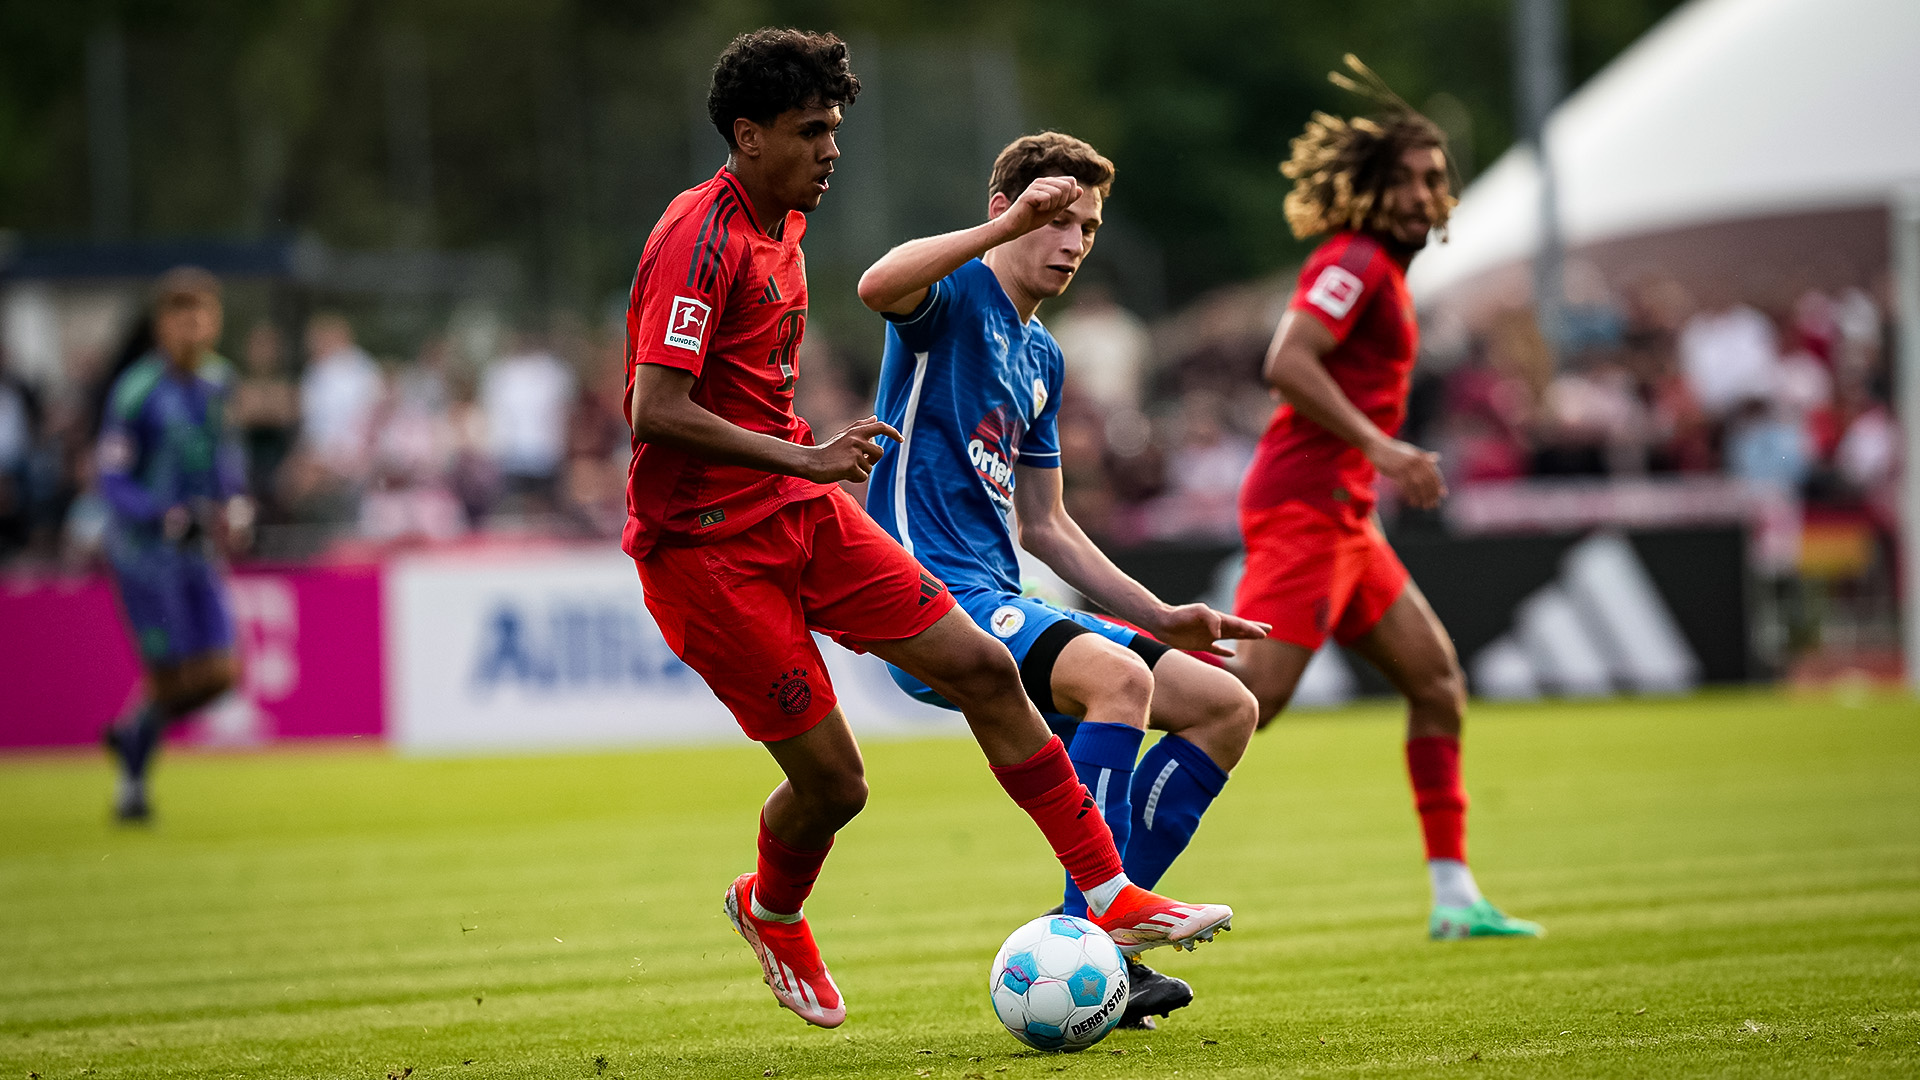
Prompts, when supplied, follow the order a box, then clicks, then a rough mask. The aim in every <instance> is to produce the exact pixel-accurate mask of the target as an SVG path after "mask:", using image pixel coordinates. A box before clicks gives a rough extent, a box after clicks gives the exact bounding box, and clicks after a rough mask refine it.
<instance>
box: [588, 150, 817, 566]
mask: <svg viewBox="0 0 1920 1080" xmlns="http://www.w3.org/2000/svg"><path fill="white" fill-rule="evenodd" d="M806 231H807V219H806V215H804V214H802V213H800V212H799V211H797V210H795V211H789V212H788V214H787V220H786V222H785V223H784V227H783V229H782V230H781V233H780V238H779V239H777V240H776V239H774V238H772V237H770V236H768V235H767V234H766V232H765V231H764V230H762V229H761V227H760V223H759V222H758V221H757V220H755V218H754V213H753V202H752V200H751V199H749V198H747V193H746V189H745V188H743V187H741V186H740V181H739V179H738V178H736V177H735V176H734V175H733V174H732V173H730V172H728V171H727V170H726V169H725V168H722V169H721V170H720V171H719V172H717V173H715V174H714V177H713V179H711V180H709V181H707V182H706V183H704V184H701V185H700V186H698V187H695V188H691V189H689V190H687V191H683V192H681V193H680V195H679V196H678V197H677V198H675V199H674V200H673V202H672V203H671V204H670V205H669V206H668V207H667V212H666V213H665V214H663V215H661V217H660V221H659V223H658V224H656V225H655V226H654V227H653V234H652V235H651V236H649V237H647V246H646V248H645V250H644V251H643V252H642V254H641V256H640V269H639V270H638V271H637V272H636V273H635V274H634V277H633V291H632V293H631V294H630V295H629V297H628V300H627V396H626V398H625V400H627V401H632V400H633V377H634V372H635V371H637V370H638V369H639V366H640V365H641V364H660V365H663V366H666V367H672V368H679V369H680V370H682V371H686V372H689V373H691V374H692V375H693V392H692V399H693V402H694V404H696V405H699V406H700V407H701V408H703V409H706V410H707V411H709V412H712V413H713V414H715V415H717V416H719V417H720V418H721V419H723V420H726V421H728V422H729V423H732V424H737V425H739V426H740V427H743V428H746V429H747V430H748V431H756V432H759V433H761V434H763V435H772V436H773V437H775V438H777V439H785V440H787V441H788V442H794V443H800V444H802V445H808V446H810V445H812V444H813V432H812V431H811V430H810V429H809V428H808V427H807V422H806V421H804V420H802V419H800V418H799V417H798V416H796V415H794V412H793V383H794V378H795V376H796V375H797V371H796V367H795V365H796V363H797V361H798V357H799V352H800V339H801V336H802V334H803V333H804V332H805V330H806V325H807V268H806V261H805V260H804V259H803V258H802V257H801V255H800V238H801V236H802V235H804V234H805V233H806ZM830 487H831V485H826V484H815V483H812V482H811V481H807V480H802V479H800V478H798V477H793V476H780V475H777V474H774V473H768V472H763V471H761V470H759V469H753V468H749V467H746V466H743V465H727V464H722V463H720V462H714V461H707V460H705V459H703V458H701V457H698V456H697V455H694V454H692V453H689V452H687V451H685V450H681V449H678V448H676V447H672V446H664V445H658V444H654V443H643V442H641V441H640V440H639V438H638V437H635V439H634V440H633V464H632V465H631V466H630V467H629V468H628V471H627V526H626V529H625V532H624V535H623V536H622V537H621V545H620V546H621V547H623V548H624V549H626V552H627V554H629V555H632V556H633V557H634V558H636V559H639V558H644V557H645V556H646V554H647V552H649V551H651V550H653V546H654V545H655V544H656V543H660V542H661V541H662V540H665V542H667V543H679V544H696V543H704V542H706V541H709V540H714V539H718V538H720V537H723V536H729V535H731V534H733V533H737V532H739V531H740V530H742V529H745V528H747V527H748V526H750V525H752V524H754V523H755V522H757V521H760V520H761V519H763V518H765V517H766V516H767V515H768V514H771V513H773V512H774V511H775V510H777V509H779V508H780V507H782V506H785V505H786V504H788V503H790V502H793V501H794V500H796V499H806V498H812V497H814V496H817V495H821V494H824V493H825V492H826V491H828V490H829V489H830Z"/></svg>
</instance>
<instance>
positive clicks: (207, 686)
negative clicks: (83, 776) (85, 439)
mask: <svg viewBox="0 0 1920 1080" xmlns="http://www.w3.org/2000/svg"><path fill="white" fill-rule="evenodd" d="M220 330H221V305H220V283H219V282H218V281H217V280H215V279H214V277H213V275H211V274H209V273H207V272H206V271H204V270H199V269H195V268H192V267H181V268H178V269H175V270H170V271H168V272H167V273H166V274H165V275H163V276H162V277H161V278H160V281H159V283H158V284H157V285H156V286H155V289H154V294H153V335H154V347H153V349H152V350H151V351H149V352H147V353H146V354H145V355H144V356H142V357H140V358H139V359H138V360H136V361H134V363H133V364H132V365H131V366H129V367H128V368H127V369H126V370H125V371H124V372H122V373H121V374H120V376H119V377H118V378H117V379H116V380H115V381H114V383H113V387H112V389H111V390H110V391H109V392H108V396H107V402H106V411H105V414H104V415H103V417H102V421H101V432H100V442H99V448H98V452H97V454H96V461H97V465H98V469H99V482H100V493H101V495H102V497H103V498H105V499H106V502H107V505H108V507H109V509H110V512H111V515H112V517H111V521H112V524H111V527H110V529H109V531H108V535H107V559H108V562H109V564H110V565H111V566H112V569H113V579H114V584H115V586H116V587H117V589H118V591H119V594H120V603H121V606H122V608H123V609H124V611H125V612H126V616H127V622H128V625H129V626H130V627H131V628H132V630H133V638H134V644H135V646H136V647H137V649H138V650H139V653H140V663H141V665H142V667H143V668H144V669H145V671H146V688H145V689H146V693H145V696H144V698H143V700H142V701H141V702H140V704H139V705H137V706H136V707H135V708H134V709H133V710H132V711H131V712H129V713H128V714H127V715H125V716H123V717H121V718H120V719H119V720H117V721H115V722H114V723H113V724H112V725H110V726H109V727H108V728H107V730H106V732H105V734H104V741H105V742H106V745H107V749H108V751H109V752H110V753H111V754H112V755H113V757H114V759H115V760H116V761H117V762H118V763H119V765H120V790H119V795H118V797H117V798H116V800H115V803H114V812H115V814H116V815H117V816H118V817H119V818H120V819H121V820H122V821H144V820H146V819H147V817H148V815H149V812H150V811H149V807H148V802H147V769H148V766H149V765H150V764H151V763H152V761H153V754H154V751H155V750H156V749H158V748H159V745H160V741H161V738H162V737H163V735H164V734H165V732H166V729H167V727H168V725H170V724H172V723H173V722H174V721H176V720H179V719H180V718H182V717H184V716H187V715H188V714H190V713H192V712H194V711H195V710H196V709H199V708H200V707H202V706H204V705H206V704H207V703H209V702H211V701H212V700H213V699H215V698H217V697H219V696H220V695H221V694H223V693H226V692H227V691H228V690H229V689H231V688H232V687H233V685H234V682H235V680H236V679H237V678H238V675H239V665H238V663H237V662H236V660H235V658H234V652H233V642H234V637H233V617H232V615H231V613H230V612H229V611H228V610H227V598H226V584H225V582H224V581H223V575H222V573H221V562H220V560H221V558H222V557H223V556H224V555H226V554H228V553H230V552H231V551H234V550H237V549H239V548H240V547H243V546H244V543H245V537H246V534H247V531H248V530H249V529H250V528H251V526H252V521H253V504H252V502H251V500H249V499H248V498H247V496H246V493H245V485H246V462H245V460H244V456H243V455H242V453H241V450H240V447H239V444H238V443H237V442H236V441H235V439H234V435H233V432H232V431H231V430H230V428H229V425H228V424H227V422H226V415H225V410H226V404H227V397H228V393H229V391H230V389H231V387H232V385H233V371H232V368H231V367H230V366H229V365H228V363H227V362H226V360H224V359H222V358H221V357H220V356H219V355H217V354H216V353H215V352H214V351H213V350H214V348H215V346H217V345H218V344H219V342H220Z"/></svg>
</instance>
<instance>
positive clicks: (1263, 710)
mask: <svg viewBox="0 0 1920 1080" xmlns="http://www.w3.org/2000/svg"><path fill="white" fill-rule="evenodd" d="M1234 650H1235V651H1234V657H1233V659H1231V660H1229V661H1227V670H1228V671H1231V672H1232V673H1233V674H1234V675H1235V676H1237V677H1238V678H1239V679H1240V681H1241V682H1242V683H1244V684H1246V687H1247V689H1248V690H1249V691H1251V692H1252V693H1253V697H1254V701H1255V703H1256V706H1255V712H1256V714H1257V715H1258V716H1259V718H1260V719H1259V721H1258V724H1257V725H1256V726H1257V727H1260V728H1264V727H1266V726H1267V725H1268V724H1271V723H1273V721H1274V719H1275V718H1276V717H1278V716H1279V715H1280V711H1281V710H1282V709H1285V708H1286V707H1287V702H1289V701H1292V700H1293V692H1294V690H1295V689H1296V688H1298V687H1299V685H1300V676H1301V675H1302V674H1303V673H1305V671H1306V670H1307V662H1308V661H1310V660H1312V659H1313V653H1312V651H1310V650H1308V649H1303V648H1301V647H1300V646H1298V645H1295V644H1293V643H1292V642H1290V641H1278V640H1275V639H1273V638H1268V639H1266V640H1264V641H1242V642H1240V643H1238V644H1237V645H1236V646H1235V647H1234Z"/></svg>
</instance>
